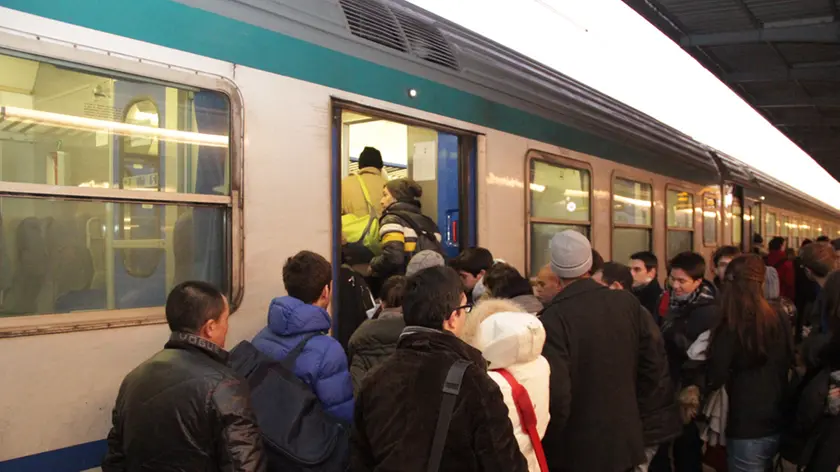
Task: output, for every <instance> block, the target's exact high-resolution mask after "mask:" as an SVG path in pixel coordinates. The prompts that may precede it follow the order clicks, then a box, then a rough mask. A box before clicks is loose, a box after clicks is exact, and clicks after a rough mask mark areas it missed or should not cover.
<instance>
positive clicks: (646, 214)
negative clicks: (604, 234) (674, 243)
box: [612, 177, 653, 261]
mask: <svg viewBox="0 0 840 472" xmlns="http://www.w3.org/2000/svg"><path fill="white" fill-rule="evenodd" d="M612 200H613V201H612V215H613V234H612V259H613V260H615V261H629V260H630V256H631V255H632V254H633V253H636V252H639V251H650V250H651V247H652V239H653V216H652V213H653V212H652V209H653V186H652V185H651V184H649V183H644V182H636V181H633V180H629V179H624V178H621V177H616V178H615V179H613V195H612Z"/></svg>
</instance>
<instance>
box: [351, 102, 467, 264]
mask: <svg viewBox="0 0 840 472" xmlns="http://www.w3.org/2000/svg"><path fill="white" fill-rule="evenodd" d="M350 106H351V105H349V104H348V105H347V107H348V108H349V107H350ZM339 109H340V120H341V130H340V132H341V157H340V158H341V166H342V175H341V177H342V181H341V214H342V226H343V231H344V235H345V237H347V238H348V239H349V240H351V241H353V239H350V238H352V237H354V236H353V235H354V234H355V233H353V232H352V231H353V230H352V229H351V228H352V226H348V223H349V222H351V221H352V218H356V219H357V221H362V222H365V221H367V219H368V217H369V214H370V212H369V209H368V206H367V204H366V203H365V197H364V194H363V192H362V187H361V185H360V180H359V179H360V178H361V182H364V183H365V189H366V190H367V192H368V195H369V197H370V199H371V202H370V203H371V204H372V205H373V209H374V210H375V212H376V213H377V214H379V215H380V216H381V214H382V212H383V211H384V209H383V208H382V207H381V203H380V200H381V198H382V188H383V185H384V184H385V182H387V181H391V180H396V179H403V178H409V179H411V180H413V181H415V182H416V183H417V184H418V185H419V186H420V188H421V189H422V195H421V196H420V197H419V202H420V208H421V209H422V212H423V214H424V215H426V216H428V217H429V218H431V219H432V220H433V221H435V222H436V223H437V225H438V230H439V231H440V234H441V236H442V238H443V241H442V242H443V247H444V250H445V251H446V252H447V254H448V255H450V256H455V255H457V254H458V252H459V251H460V249H461V241H462V240H463V236H464V235H463V233H465V228H463V227H459V223H460V221H461V214H462V212H461V205H462V199H461V197H462V196H463V194H464V193H466V192H464V191H462V190H464V189H462V188H461V185H462V179H461V162H462V159H461V158H462V157H463V158H466V157H468V156H467V155H463V156H462V152H463V150H464V149H466V147H465V146H464V144H465V140H469V141H470V142H474V141H475V140H474V138H473V137H472V136H467V135H464V134H461V133H457V132H448V131H443V130H440V129H437V128H433V127H432V126H433V125H431V124H430V125H428V126H424V124H425V123H419V124H414V122H413V121H412V120H411V119H409V118H405V117H397V116H395V117H394V119H389V118H390V116H389V115H388V114H387V113H382V114H381V115H380V114H378V113H377V112H367V111H364V110H359V111H356V110H355V109H354V110H349V109H345V108H339ZM386 116H387V118H386ZM467 152H471V151H467ZM380 165H381V169H379V168H378V166H380ZM369 186H371V187H369ZM349 215H353V216H352V218H351V217H350V216H349ZM362 228H364V226H362Z"/></svg>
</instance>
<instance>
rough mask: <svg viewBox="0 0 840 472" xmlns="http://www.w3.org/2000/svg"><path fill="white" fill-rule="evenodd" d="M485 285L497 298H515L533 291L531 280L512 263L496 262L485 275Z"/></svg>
mask: <svg viewBox="0 0 840 472" xmlns="http://www.w3.org/2000/svg"><path fill="white" fill-rule="evenodd" d="M483 280H484V286H485V287H487V290H489V291H490V294H491V295H492V296H493V297H495V298H513V297H518V296H520V295H528V294H531V293H533V289H532V288H531V282H529V281H528V279H526V278H525V277H523V276H522V274H520V273H519V271H518V270H516V268H515V267H513V266H512V265H510V264H505V263H503V262H500V263H498V264H494V265H493V267H491V268H490V270H488V271H487V274H486V275H485V276H484V279H483Z"/></svg>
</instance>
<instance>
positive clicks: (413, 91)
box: [408, 89, 417, 98]
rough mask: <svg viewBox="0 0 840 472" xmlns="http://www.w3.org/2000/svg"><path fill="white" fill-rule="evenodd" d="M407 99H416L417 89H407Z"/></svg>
mask: <svg viewBox="0 0 840 472" xmlns="http://www.w3.org/2000/svg"><path fill="white" fill-rule="evenodd" d="M408 97H409V98H417V89H408Z"/></svg>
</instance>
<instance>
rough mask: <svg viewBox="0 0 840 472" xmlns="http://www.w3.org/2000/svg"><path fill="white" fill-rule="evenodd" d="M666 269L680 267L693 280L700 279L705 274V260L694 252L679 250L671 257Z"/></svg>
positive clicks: (670, 269)
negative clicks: (679, 251)
mask: <svg viewBox="0 0 840 472" xmlns="http://www.w3.org/2000/svg"><path fill="white" fill-rule="evenodd" d="M669 266H670V267H669V269H668V271H669V272H670V271H672V270H674V269H680V270H682V271H684V272H685V273H686V274H688V276H689V277H691V278H692V279H694V280H697V279H702V278H703V276H705V275H706V261H705V260H704V259H703V256H701V255H700V254H697V253H696V252H691V251H686V252H681V253H679V254H677V255H676V256H674V258H673V259H671V262H670V264H669Z"/></svg>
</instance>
